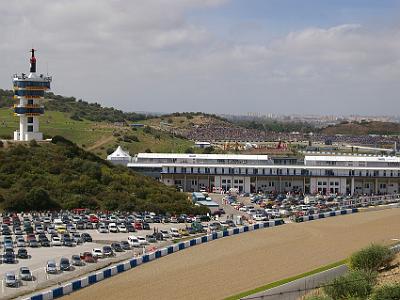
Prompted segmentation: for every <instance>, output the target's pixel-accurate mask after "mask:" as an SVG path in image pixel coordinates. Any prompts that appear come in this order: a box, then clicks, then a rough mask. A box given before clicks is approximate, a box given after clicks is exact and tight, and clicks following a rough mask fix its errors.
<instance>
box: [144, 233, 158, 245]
mask: <svg viewBox="0 0 400 300" xmlns="http://www.w3.org/2000/svg"><path fill="white" fill-rule="evenodd" d="M146 241H148V242H149V243H156V242H157V239H156V237H155V235H154V234H147V235H146Z"/></svg>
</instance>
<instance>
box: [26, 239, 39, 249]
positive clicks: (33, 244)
mask: <svg viewBox="0 0 400 300" xmlns="http://www.w3.org/2000/svg"><path fill="white" fill-rule="evenodd" d="M28 245H29V247H31V248H38V247H39V246H40V245H39V242H38V241H37V240H36V239H34V240H33V239H32V240H29V242H28Z"/></svg>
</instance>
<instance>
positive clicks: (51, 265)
mask: <svg viewBox="0 0 400 300" xmlns="http://www.w3.org/2000/svg"><path fill="white" fill-rule="evenodd" d="M46 272H47V273H48V274H57V265H56V262H55V261H54V260H49V261H48V262H47V264H46Z"/></svg>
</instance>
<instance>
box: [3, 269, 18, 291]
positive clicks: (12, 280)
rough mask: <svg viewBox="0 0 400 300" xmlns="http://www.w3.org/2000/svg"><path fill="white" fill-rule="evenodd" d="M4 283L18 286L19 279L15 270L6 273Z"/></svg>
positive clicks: (8, 285)
mask: <svg viewBox="0 0 400 300" xmlns="http://www.w3.org/2000/svg"><path fill="white" fill-rule="evenodd" d="M4 284H5V286H7V287H17V286H18V279H17V276H15V273H13V272H7V273H6V274H5V275H4Z"/></svg>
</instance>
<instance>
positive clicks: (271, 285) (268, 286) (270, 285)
mask: <svg viewBox="0 0 400 300" xmlns="http://www.w3.org/2000/svg"><path fill="white" fill-rule="evenodd" d="M346 262H347V259H343V260H340V261H337V262H335V263H332V264H329V265H326V266H322V267H319V268H317V269H314V270H311V271H308V272H306V273H302V274H298V275H295V276H292V277H288V278H285V279H281V280H278V281H274V282H271V283H268V284H266V285H263V286H260V287H257V288H255V289H253V290H249V291H245V292H241V293H239V294H236V295H233V296H230V297H227V298H225V299H224V300H237V299H240V298H243V297H246V296H250V295H253V294H255V293H259V292H264V291H266V290H269V289H272V288H275V287H277V286H280V285H283V284H285V283H288V282H292V281H295V280H297V279H300V278H304V277H307V276H310V275H314V274H317V273H320V272H323V271H326V270H329V269H332V268H335V267H338V266H340V265H344V264H345V263H346Z"/></svg>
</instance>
